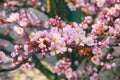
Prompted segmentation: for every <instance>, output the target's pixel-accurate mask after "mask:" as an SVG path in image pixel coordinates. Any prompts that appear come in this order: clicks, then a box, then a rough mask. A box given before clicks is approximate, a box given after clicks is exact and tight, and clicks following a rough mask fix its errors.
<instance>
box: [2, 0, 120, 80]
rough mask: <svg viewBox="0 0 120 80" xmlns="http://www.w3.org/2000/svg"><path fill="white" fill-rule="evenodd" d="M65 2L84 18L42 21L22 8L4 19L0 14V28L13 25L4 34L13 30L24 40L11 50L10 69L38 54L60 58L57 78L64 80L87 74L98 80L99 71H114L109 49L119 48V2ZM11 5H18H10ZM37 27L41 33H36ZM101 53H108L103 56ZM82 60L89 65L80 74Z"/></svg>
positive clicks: (25, 65)
mask: <svg viewBox="0 0 120 80" xmlns="http://www.w3.org/2000/svg"><path fill="white" fill-rule="evenodd" d="M65 2H66V3H67V5H68V7H69V8H70V9H71V10H72V11H75V10H76V8H78V9H81V11H83V12H84V13H86V14H87V16H85V17H84V18H83V20H82V21H81V22H80V23H77V22H75V21H74V22H69V21H68V22H67V21H64V20H62V19H61V18H60V17H59V16H56V17H55V18H50V19H49V20H47V21H42V20H39V18H38V16H37V15H35V14H34V12H33V11H30V12H28V11H27V9H24V8H21V9H19V10H18V11H16V12H12V13H11V14H10V15H8V17H5V16H6V14H5V12H1V13H0V16H1V18H2V19H1V18H0V24H1V25H3V26H6V25H7V24H15V25H14V26H12V28H10V29H8V33H10V30H13V31H14V32H16V33H17V34H18V35H19V36H20V35H25V37H26V40H25V41H24V42H22V43H20V44H19V45H18V44H16V45H15V46H14V51H13V52H12V53H11V57H12V58H11V62H12V67H16V66H17V65H18V64H19V63H20V62H24V61H25V60H26V58H27V57H28V56H29V55H35V54H36V53H40V54H41V55H42V56H43V57H46V56H48V55H50V56H57V57H59V56H60V57H62V58H60V59H59V60H58V61H57V62H56V65H55V70H56V72H57V75H59V76H60V75H65V76H66V78H67V79H68V80H77V79H78V78H79V75H80V78H81V77H82V76H83V75H85V74H87V75H88V76H90V77H89V79H90V80H99V78H100V77H99V70H100V69H99V67H103V68H105V69H112V68H115V67H116V63H115V62H114V61H113V59H114V58H115V57H114V55H113V54H112V53H113V52H112V51H111V50H109V49H113V48H114V46H115V47H120V40H119V39H120V17H119V16H120V1H119V0H65ZM9 4H13V2H11V3H6V4H4V5H5V8H7V7H8V6H9ZM14 5H21V4H18V2H14V4H13V6H14ZM27 5H29V6H34V5H37V6H39V5H41V3H40V2H39V0H29V1H28V2H27ZM13 6H12V7H13ZM3 14H4V15H3ZM41 26H42V28H44V30H43V29H42V30H41V29H39V27H41ZM27 29H30V31H27ZM34 29H35V30H34ZM20 40H22V38H20ZM104 49H107V50H108V51H106V52H105V51H104ZM33 52H36V53H34V54H33ZM4 57H5V55H4V53H3V52H0V62H2V61H3V62H4ZM83 57H85V58H87V60H88V62H86V63H89V64H87V65H88V66H86V65H85V67H84V69H83V70H82V71H80V70H78V69H77V68H76V67H79V65H80V63H81V62H80V61H82V58H83ZM79 58H80V59H79ZM85 60H86V59H84V61H85ZM91 65H92V66H91ZM22 66H23V68H26V69H30V68H32V66H31V65H30V64H29V63H25V62H24V63H23V64H22ZM96 66H97V67H96Z"/></svg>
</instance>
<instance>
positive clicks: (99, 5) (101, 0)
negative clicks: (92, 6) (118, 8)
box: [97, 0, 106, 7]
mask: <svg viewBox="0 0 120 80" xmlns="http://www.w3.org/2000/svg"><path fill="white" fill-rule="evenodd" d="M105 2H106V0H97V6H98V7H103V5H104V4H105Z"/></svg>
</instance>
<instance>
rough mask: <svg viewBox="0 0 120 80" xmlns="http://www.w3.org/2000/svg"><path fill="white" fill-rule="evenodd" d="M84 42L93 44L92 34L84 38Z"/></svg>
mask: <svg viewBox="0 0 120 80" xmlns="http://www.w3.org/2000/svg"><path fill="white" fill-rule="evenodd" d="M85 43H86V44H87V45H88V46H93V45H94V36H88V37H87V38H86V39H85Z"/></svg>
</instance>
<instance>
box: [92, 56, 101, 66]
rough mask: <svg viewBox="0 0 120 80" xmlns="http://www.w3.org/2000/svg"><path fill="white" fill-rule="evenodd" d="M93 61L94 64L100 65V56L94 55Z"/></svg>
mask: <svg viewBox="0 0 120 80" xmlns="http://www.w3.org/2000/svg"><path fill="white" fill-rule="evenodd" d="M91 61H92V62H93V63H94V64H96V65H99V63H100V59H99V57H98V56H93V57H92V58H91Z"/></svg>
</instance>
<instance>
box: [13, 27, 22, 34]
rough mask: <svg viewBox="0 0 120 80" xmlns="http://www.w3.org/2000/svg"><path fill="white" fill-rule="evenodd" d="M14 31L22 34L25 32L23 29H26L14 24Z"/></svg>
mask: <svg viewBox="0 0 120 80" xmlns="http://www.w3.org/2000/svg"><path fill="white" fill-rule="evenodd" d="M13 29H14V31H16V32H17V33H18V34H22V33H23V31H24V29H23V28H21V27H18V26H14V28H13Z"/></svg>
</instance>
